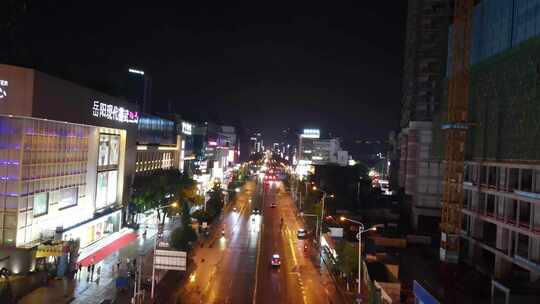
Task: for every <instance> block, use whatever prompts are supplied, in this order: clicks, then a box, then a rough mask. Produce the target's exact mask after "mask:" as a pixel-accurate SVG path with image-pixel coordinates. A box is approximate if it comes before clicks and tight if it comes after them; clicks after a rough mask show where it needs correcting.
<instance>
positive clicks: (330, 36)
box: [7, 1, 406, 150]
mask: <svg viewBox="0 0 540 304" xmlns="http://www.w3.org/2000/svg"><path fill="white" fill-rule="evenodd" d="M15 2H17V1H15ZM212 2H213V1H189V2H188V1H178V2H176V4H173V5H172V6H169V7H159V8H158V7H155V6H157V2H152V1H146V2H141V3H144V5H139V4H137V3H139V2H134V1H126V2H122V1H107V2H103V3H100V2H99V1H29V5H28V9H27V11H26V12H23V13H21V14H17V15H16V16H17V18H16V19H15V26H14V27H13V28H12V31H11V34H12V37H13V39H12V40H11V41H10V42H11V43H13V44H12V45H11V46H12V48H11V49H12V52H13V53H12V56H11V57H10V58H8V59H7V61H8V62H7V63H12V64H20V65H26V66H30V67H34V68H37V69H39V70H42V71H44V72H47V73H50V74H53V75H57V76H59V77H62V78H66V79H68V80H72V81H75V82H79V83H82V84H85V85H88V86H90V87H93V88H97V89H100V90H105V91H107V92H109V93H111V94H113V95H122V94H124V92H125V86H126V70H127V67H128V66H134V67H138V68H141V69H144V70H145V71H146V72H147V73H149V74H150V75H151V76H152V81H153V88H152V91H153V92H152V93H153V101H154V104H153V109H155V110H158V111H165V110H166V109H167V104H168V103H169V102H170V103H171V104H172V105H173V108H174V109H175V110H176V111H177V112H179V113H181V114H182V113H184V114H185V115H186V116H187V117H191V118H194V119H197V118H200V119H211V120H220V121H221V122H224V123H230V124H241V125H243V126H244V127H246V128H248V129H250V130H261V131H262V132H263V133H265V137H266V139H267V140H275V139H276V136H277V134H279V131H280V130H281V129H283V128H285V127H291V128H303V127H304V126H306V127H307V126H309V127H320V128H322V129H323V131H325V132H332V134H333V135H336V136H341V137H343V138H344V139H346V140H348V141H349V140H352V139H356V138H360V139H386V137H387V134H388V132H389V131H390V130H393V129H395V128H397V126H398V118H399V110H400V96H401V69H402V59H403V58H402V57H403V55H402V54H403V37H404V24H405V17H406V16H405V15H406V1H391V3H390V2H388V1H350V2H347V3H345V2H344V3H340V1H336V2H327V1H326V2H324V5H323V6H315V5H314V3H315V2H305V3H303V4H300V3H298V4H294V2H296V1H289V2H288V3H286V2H285V3H282V4H279V3H278V2H275V1H273V2H265V3H264V4H263V3H262V2H260V1H253V2H252V3H256V4H255V5H254V4H251V5H245V4H242V5H240V4H238V5H234V4H233V3H232V2H231V1H219V2H217V1H216V3H220V4H215V3H212ZM154 3H155V4H154ZM188 3H189V4H188ZM353 3H354V4H353ZM349 148H351V149H353V150H354V147H349Z"/></svg>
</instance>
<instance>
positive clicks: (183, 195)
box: [132, 169, 201, 222]
mask: <svg viewBox="0 0 540 304" xmlns="http://www.w3.org/2000/svg"><path fill="white" fill-rule="evenodd" d="M132 201H133V203H134V204H135V206H136V208H137V211H138V212H142V211H145V210H149V209H154V208H158V207H161V206H164V205H168V204H171V203H172V202H178V203H179V204H184V203H186V204H190V203H191V204H193V203H200V202H201V198H200V196H199V195H197V183H196V182H195V181H194V180H193V179H192V178H190V177H189V176H188V175H187V174H182V173H180V172H179V171H178V170H176V169H167V170H158V171H155V172H153V173H152V174H149V175H143V176H137V177H136V178H135V181H134V183H133V195H132ZM157 212H158V218H159V219H160V220H161V221H162V222H164V221H165V217H166V216H167V215H168V214H169V213H179V210H178V209H174V208H165V209H162V210H160V209H157ZM162 215H163V216H162Z"/></svg>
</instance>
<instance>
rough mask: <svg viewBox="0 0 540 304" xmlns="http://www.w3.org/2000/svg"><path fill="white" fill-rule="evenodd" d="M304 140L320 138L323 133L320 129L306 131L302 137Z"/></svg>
mask: <svg viewBox="0 0 540 304" xmlns="http://www.w3.org/2000/svg"><path fill="white" fill-rule="evenodd" d="M300 136H301V137H303V138H319V137H320V136H321V132H320V131H319V129H304V133H302V134H301V135H300Z"/></svg>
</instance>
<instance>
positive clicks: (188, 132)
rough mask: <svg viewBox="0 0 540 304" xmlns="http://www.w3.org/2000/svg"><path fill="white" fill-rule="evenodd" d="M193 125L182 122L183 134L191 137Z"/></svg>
mask: <svg viewBox="0 0 540 304" xmlns="http://www.w3.org/2000/svg"><path fill="white" fill-rule="evenodd" d="M191 128H192V125H191V124H190V123H187V122H184V121H182V133H184V134H186V135H191Z"/></svg>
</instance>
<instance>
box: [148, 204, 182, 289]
mask: <svg viewBox="0 0 540 304" xmlns="http://www.w3.org/2000/svg"><path fill="white" fill-rule="evenodd" d="M169 207H173V208H176V207H178V203H177V202H174V203H171V204H168V205H165V206H161V207H157V208H156V210H160V209H165V208H169ZM163 216H165V214H164V215H163ZM183 224H185V223H183ZM156 228H157V234H156V236H155V237H154V258H153V259H152V290H151V292H150V297H151V298H152V299H154V289H155V284H156V283H155V281H156V279H155V276H156V267H155V266H156V249H157V242H158V238H159V237H160V235H161V233H160V231H159V230H160V229H159V221H156Z"/></svg>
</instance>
